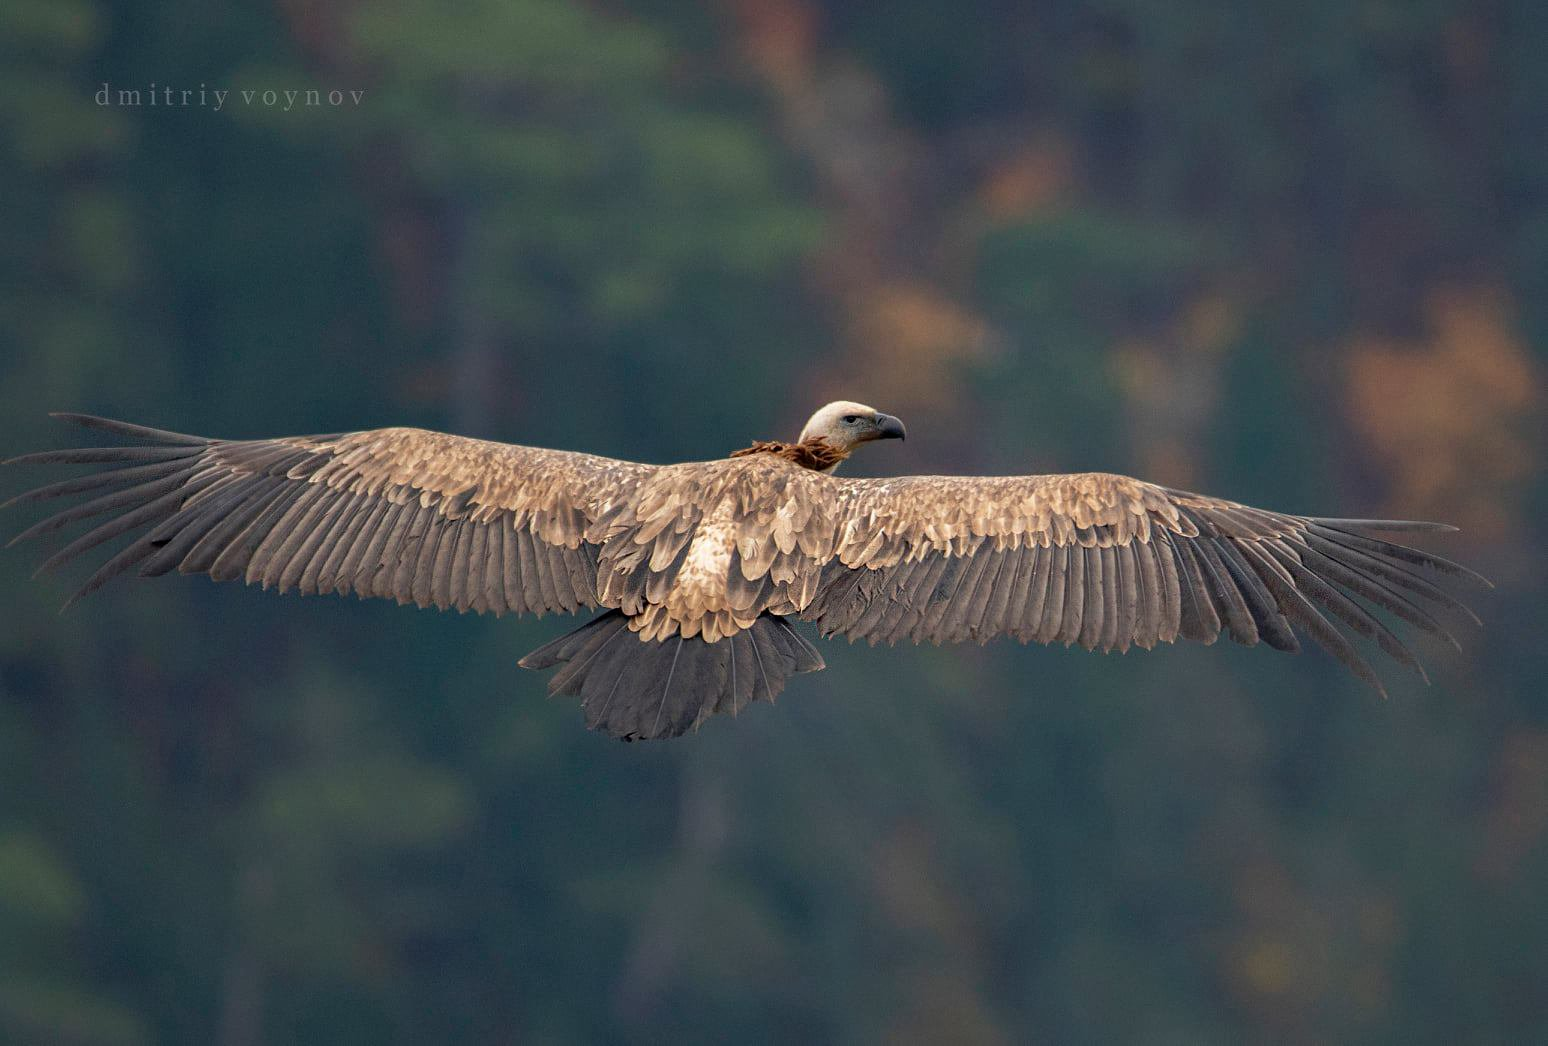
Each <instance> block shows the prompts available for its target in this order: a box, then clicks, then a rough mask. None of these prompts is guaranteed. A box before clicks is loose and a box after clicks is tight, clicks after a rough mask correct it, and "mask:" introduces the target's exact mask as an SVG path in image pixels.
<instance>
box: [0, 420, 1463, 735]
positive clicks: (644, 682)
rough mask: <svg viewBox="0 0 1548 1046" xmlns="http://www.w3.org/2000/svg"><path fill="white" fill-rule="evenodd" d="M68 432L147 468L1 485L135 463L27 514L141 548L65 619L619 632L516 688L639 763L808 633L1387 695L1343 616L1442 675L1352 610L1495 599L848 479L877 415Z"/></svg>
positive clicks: (876, 435)
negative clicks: (541, 431)
mask: <svg viewBox="0 0 1548 1046" xmlns="http://www.w3.org/2000/svg"><path fill="white" fill-rule="evenodd" d="M61 417H64V418H66V419H67V420H70V421H73V422H76V423H78V424H81V425H84V426H88V427H90V428H95V429H102V430H104V431H106V432H109V433H112V434H113V435H114V436H118V437H123V438H125V439H127V440H129V441H132V442H131V443H130V445H126V446H114V447H106V448H93V449H75V450H54V451H44V452H43V453H39V454H28V455H25V456H23V457H20V458H15V459H13V461H12V462H11V463H12V464H17V463H21V462H31V463H64V464H75V465H113V466H117V467H115V468H112V469H109V470H103V471H94V472H92V473H90V474H87V475H83V476H79V477H76V478H72V479H66V480H63V481H61V482H57V483H53V484H51V485H49V486H45V487H41V488H39V489H37V490H33V491H31V492H30V493H26V494H22V495H21V496H19V497H17V498H14V499H12V500H13V503H14V502H26V501H38V500H43V499H46V498H55V497H60V496H63V495H71V494H89V495H91V497H90V499H89V500H86V501H84V502H83V503H80V504H76V505H74V506H73V507H71V508H68V509H66V510H65V511H63V512H60V513H58V514H57V515H54V516H51V517H49V518H48V519H45V520H43V521H42V522H40V523H38V524H36V525H35V526H33V527H31V528H29V529H27V530H26V531H24V532H23V533H21V534H19V535H18V536H17V537H16V538H15V539H13V543H14V542H15V541H20V540H23V539H25V538H29V537H33V536H36V535H39V534H44V533H48V532H50V531H54V530H57V529H59V528H61V527H63V526H65V525H66V524H69V523H73V522H75V521H78V520H83V519H88V518H90V517H94V516H106V520H105V521H103V522H100V523H99V524H98V525H97V526H96V527H95V528H94V529H92V530H90V531H88V532H87V533H85V534H83V535H81V536H80V537H78V538H76V539H75V540H74V541H72V542H70V543H69V544H67V545H65V547H64V548H62V549H60V550H59V551H58V552H57V553H56V554H54V556H53V557H52V558H50V559H49V560H48V561H47V562H46V563H44V564H43V566H42V567H41V568H40V570H44V569H48V568H51V567H54V566H57V565H58V564H60V563H63V562H65V561H66V560H69V559H73V558H74V557H75V556H77V555H79V554H80V553H82V552H85V551H86V550H88V549H91V548H94V547H96V546H97V545H100V544H101V543H103V542H105V541H108V540H109V539H112V538H115V537H119V536H121V535H124V534H133V535H134V536H133V538H132V539H131V540H130V541H129V543H128V544H127V545H126V546H125V547H124V548H123V549H122V550H121V551H119V552H118V553H117V554H116V555H114V556H112V557H111V558H110V559H108V560H107V562H106V563H104V564H103V565H102V566H101V568H100V569H98V570H97V572H96V573H95V574H93V575H92V576H91V578H90V579H89V580H88V581H87V582H86V584H85V585H84V587H82V588H81V590H80V591H79V592H78V593H77V594H76V596H75V597H72V599H71V602H74V599H76V598H79V597H80V596H82V595H85V594H86V593H88V592H91V591H93V590H94V589H96V588H97V587H98V586H100V585H102V584H103V583H104V582H106V581H107V580H109V579H110V578H112V577H114V576H116V575H118V574H121V573H123V572H124V571H126V570H130V569H137V570H138V572H139V574H140V575H141V576H152V575H158V574H165V573H167V572H169V571H171V570H178V571H180V572H182V573H185V574H195V573H196V574H208V575H210V576H211V577H213V578H215V579H216V580H220V581H224V580H229V579H232V578H240V579H242V580H244V581H246V582H248V583H249V584H252V583H255V582H256V583H258V584H260V585H262V586H263V587H264V588H271V587H272V588H276V589H278V590H279V591H281V592H284V591H286V590H288V589H292V588H294V589H298V590H299V591H301V592H303V593H309V592H339V593H344V592H354V593H355V594H357V595H359V596H362V597H363V596H381V597H386V598H391V599H396V600H397V601H398V602H399V603H409V602H412V603H415V604H417V605H419V606H421V607H423V606H429V605H432V604H433V605H435V606H436V607H439V608H442V609H445V608H448V607H456V608H457V609H458V610H459V611H466V610H476V611H479V612H484V611H492V612H494V613H496V614H499V613H503V612H505V611H513V612H515V613H518V614H520V613H525V612H528V611H532V612H535V613H538V614H542V613H544V612H545V611H566V612H573V611H577V610H589V609H596V608H600V609H601V610H602V613H601V614H599V615H597V616H596V617H594V618H592V619H591V620H590V621H589V622H587V623H586V624H584V625H582V626H581V627H580V628H578V629H576V630H575V631H573V632H571V633H569V634H568V635H565V636H563V637H561V638H559V639H556V640H554V641H553V642H551V643H548V644H547V645H545V646H542V647H540V648H538V649H537V650H534V651H533V652H532V653H530V654H528V655H527V656H526V657H524V658H522V659H521V664H522V665H523V666H524V667H527V668H539V669H541V668H553V667H555V666H558V667H559V671H558V672H557V673H556V674H555V675H554V677H553V679H552V680H551V681H550V683H549V692H550V693H552V694H572V695H575V696H577V697H579V698H580V702H581V705H582V706H583V707H584V709H585V714H586V722H587V725H588V726H590V727H592V728H594V729H599V730H604V731H606V732H607V733H609V734H611V735H613V736H614V737H621V738H625V739H635V738H660V737H675V736H677V735H679V734H682V733H683V732H684V731H686V730H688V729H690V728H695V727H697V726H698V725H699V724H700V723H702V722H703V721H704V720H705V719H707V718H708V717H709V716H711V715H713V714H715V713H717V712H730V713H732V714H733V715H734V714H736V713H737V712H739V711H741V710H742V709H744V708H746V707H747V706H748V705H750V704H752V703H753V702H755V701H773V699H774V697H775V695H776V694H778V693H779V692H780V691H781V690H782V689H783V688H784V685H785V681H786V680H787V679H788V678H789V677H790V676H791V675H793V674H795V673H797V672H815V671H817V670H819V669H821V668H822V667H823V659H822V655H820V654H819V653H818V652H817V651H816V649H815V648H813V646H812V644H811V643H809V642H808V641H807V640H806V639H804V638H803V637H802V636H801V635H800V634H799V633H798V632H797V631H796V630H795V629H794V628H792V627H791V620H792V619H794V618H802V619H805V620H807V621H810V622H812V623H813V624H815V625H816V626H817V628H818V629H819V630H820V631H821V632H822V634H823V635H825V636H832V635H846V636H849V637H850V638H851V639H858V638H864V639H868V640H870V641H871V642H872V643H874V642H876V641H877V640H883V641H885V642H887V643H895V642H897V641H898V640H900V639H909V640H913V641H914V642H921V641H923V642H930V643H953V642H960V641H962V640H969V639H972V640H978V641H979V642H984V641H987V640H989V639H991V638H993V637H995V636H1014V637H1016V638H1017V639H1020V640H1022V641H1023V642H1025V641H1027V640H1036V641H1037V642H1040V643H1052V642H1060V643H1064V644H1066V645H1068V644H1070V643H1079V644H1080V645H1081V646H1083V647H1085V648H1086V649H1088V650H1092V649H1100V650H1104V651H1107V650H1114V649H1117V650H1127V649H1128V648H1129V647H1130V646H1131V645H1132V646H1139V647H1145V648H1147V649H1148V648H1149V647H1151V646H1153V645H1154V644H1155V643H1156V642H1157V641H1160V642H1166V643H1170V642H1172V641H1173V640H1175V639H1176V638H1178V637H1179V636H1181V637H1183V638H1186V639H1193V640H1198V641H1199V642H1201V643H1212V642H1214V640H1215V639H1216V637H1217V636H1219V635H1220V634H1221V633H1222V632H1224V633H1226V634H1228V635H1230V637H1231V638H1232V639H1234V640H1236V641H1237V642H1239V643H1244V644H1246V645H1248V646H1252V645H1254V644H1256V643H1258V642H1260V641H1262V642H1264V643H1267V644H1268V645H1269V646H1271V647H1274V648H1275V649H1277V650H1288V651H1295V650H1297V649H1298V648H1299V643H1298V641H1297V634H1296V633H1297V631H1299V632H1301V633H1302V634H1304V635H1306V636H1309V637H1310V638H1311V639H1313V640H1315V641H1316V642H1318V643H1320V644H1321V645H1322V646H1324V647H1326V648H1327V649H1328V650H1329V651H1331V652H1332V653H1333V654H1334V655H1335V656H1336V657H1338V658H1339V660H1341V661H1342V662H1343V663H1344V664H1345V665H1347V666H1348V667H1349V668H1350V669H1351V670H1352V671H1353V672H1354V673H1355V674H1356V675H1357V676H1359V677H1360V678H1361V679H1363V680H1364V681H1366V682H1367V683H1369V684H1370V685H1371V686H1373V687H1375V688H1376V689H1377V690H1381V689H1382V687H1381V683H1380V682H1379V681H1378V680H1377V678H1376V675H1375V674H1374V673H1373V672H1372V671H1371V669H1370V667H1369V666H1368V665H1367V664H1366V662H1365V661H1364V660H1363V659H1362V658H1361V656H1360V654H1359V653H1358V652H1356V650H1355V648H1354V646H1353V645H1351V643H1350V641H1349V639H1348V638H1347V637H1346V636H1345V635H1344V633H1342V632H1341V631H1340V630H1339V628H1337V627H1336V626H1335V625H1334V624H1333V622H1332V620H1330V617H1331V618H1332V619H1335V620H1337V621H1338V622H1341V623H1342V624H1343V625H1344V626H1346V627H1347V628H1348V629H1350V630H1352V631H1354V632H1357V633H1360V634H1361V635H1364V636H1366V637H1369V638H1371V639H1373V640H1374V641H1375V642H1376V644H1377V645H1378V646H1379V647H1380V648H1381V649H1382V650H1383V651H1385V652H1386V653H1387V654H1389V655H1390V656H1392V657H1393V658H1395V659H1396V660H1398V661H1400V662H1402V663H1403V664H1405V665H1409V666H1410V667H1412V668H1414V669H1415V670H1416V671H1418V672H1419V673H1420V675H1421V676H1422V675H1423V669H1422V668H1420V666H1419V663H1418V661H1417V660H1415V658H1414V655H1413V654H1412V653H1411V652H1410V651H1409V649H1408V648H1407V647H1406V646H1404V645H1403V643H1402V642H1401V641H1400V640H1399V639H1398V638H1397V637H1396V636H1395V635H1393V633H1392V632H1391V631H1390V630H1389V629H1388V628H1387V627H1386V625H1384V624H1383V623H1382V622H1381V621H1380V620H1378V619H1377V617H1376V616H1375V615H1374V614H1373V613H1372V612H1371V610H1370V609H1368V608H1367V607H1366V606H1365V605H1363V604H1362V603H1361V602H1358V601H1357V600H1356V598H1354V597H1359V598H1360V599H1363V600H1365V601H1367V602H1368V603H1370V604H1373V605H1374V606H1375V607H1379V608H1382V609H1384V610H1386V611H1389V612H1390V613H1392V614H1393V615H1396V616H1397V617H1399V618H1402V619H1404V620H1405V621H1407V622H1409V623H1410V624H1413V625H1415V626H1417V627H1418V628H1420V629H1422V630H1424V631H1426V632H1430V633H1432V634H1434V635H1437V636H1440V637H1442V638H1445V639H1447V640H1450V641H1451V642H1452V643H1453V644H1455V642H1456V641H1455V640H1454V639H1451V636H1450V635H1449V634H1448V633H1447V632H1446V630H1445V628H1444V627H1442V625H1441V624H1440V623H1439V622H1437V621H1436V619H1435V618H1434V617H1433V616H1432V614H1431V611H1430V610H1429V609H1426V605H1433V606H1438V607H1441V608H1444V609H1447V610H1452V611H1459V612H1461V613H1464V614H1471V612H1470V611H1468V610H1467V609H1466V608H1465V607H1463V606H1462V604H1461V603H1459V602H1458V601H1457V600H1455V599H1453V598H1452V597H1451V596H1450V595H1448V594H1446V593H1445V592H1443V591H1441V590H1440V589H1439V588H1437V587H1436V586H1435V585H1434V584H1432V583H1431V581H1430V580H1429V579H1428V578H1427V577H1426V575H1427V574H1428V575H1437V574H1441V575H1450V576H1453V577H1463V578H1468V579H1471V580H1473V581H1478V582H1481V583H1483V584H1485V585H1487V584H1488V582H1487V581H1484V579H1483V578H1481V577H1479V576H1478V575H1477V574H1474V573H1473V572H1472V571H1470V570H1467V569H1466V568H1464V567H1461V566H1458V565H1457V564H1455V563H1452V562H1450V561H1448V560H1445V559H1442V558H1441V557H1439V556H1436V555H1432V554H1431V553H1428V552H1423V551H1420V550H1418V549H1414V548H1410V547H1408V546H1405V545H1401V544H1395V543H1392V542H1389V541H1386V540H1383V539H1382V538H1380V537H1378V536H1377V535H1378V534H1383V533H1394V532H1416V531H1433V530H1450V529H1453V528H1450V527H1447V526H1444V525H1442V524H1436V523H1411V522H1395V521H1389V520H1359V519H1323V518H1319V517H1315V516H1296V515H1289V514H1286V513H1280V512H1268V511H1264V510H1262V509H1256V508H1250V507H1248V506H1246V505H1241V504H1237V503H1236V502H1233V501H1224V500H1221V499H1219V498H1212V497H1204V496H1201V495H1198V494H1189V493H1185V492H1183V491H1179V490H1169V489H1167V488H1165V487H1159V486H1156V485H1154V484H1151V483H1145V482H1142V481H1140V480H1136V479H1130V478H1128V477H1126V476H1117V475H1109V474H1106V473H1096V472H1089V473H1077V474H1071V475H1049V476H1005V477H978V476H904V477H897V478H891V479H842V478H838V477H835V476H834V475H833V471H834V469H835V468H836V467H837V466H838V465H839V463H840V462H842V461H843V460H844V459H845V458H847V457H849V455H850V454H851V453H853V452H854V451H855V450H856V448H858V447H859V446H860V445H862V444H864V443H869V442H871V441H873V440H884V439H901V438H903V435H904V430H903V424H902V422H900V421H899V420H898V419H897V418H895V417H891V416H890V415H887V414H882V413H880V412H878V411H876V410H874V409H873V408H871V407H867V406H864V405H863V404H859V403H849V402H839V403H830V404H828V405H827V406H825V407H823V408H822V409H821V410H819V411H818V412H817V413H816V414H813V415H812V418H811V420H810V421H808V422H807V423H806V427H805V428H804V429H803V430H802V432H801V435H800V438H799V439H798V440H797V441H796V442H794V443H773V442H761V443H755V444H753V445H752V446H750V447H748V448H746V449H745V450H739V451H737V452H736V453H734V454H732V455H731V456H730V457H727V458H722V459H720V460H716V461H696V462H689V463H685V464H678V465H642V464H636V463H634V462H629V461H616V460H613V459H611V458H603V457H596V456H594V455H591V454H578V453H572V452H569V451H562V450H544V449H540V448H535V447H522V446H514V445H509V444H504V443H491V442H488V441H485V440H477V439H465V438H463V437H460V436H450V435H446V434H444V433H440V432H428V431H424V430H420V429H410V428H387V429H375V430H372V431H367V432H349V433H343V434H335V435H328V436H293V437H283V438H279V439H259V440H220V439H202V438H199V437H196V436H184V435H178V434H176V433H172V432H163V431H160V430H157V429H150V428H144V427H141V426H138V425H131V424H127V423H124V422H118V421H108V420H104V419H101V418H94V417H87V416H81V415H61ZM67 605H68V604H67ZM1474 620H1475V621H1476V620H1477V619H1476V618H1474Z"/></svg>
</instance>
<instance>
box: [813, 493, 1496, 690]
mask: <svg viewBox="0 0 1548 1046" xmlns="http://www.w3.org/2000/svg"><path fill="white" fill-rule="evenodd" d="M837 483H838V484H839V487H840V491H839V496H840V497H841V499H842V502H843V511H842V513H841V517H840V518H841V523H840V527H841V530H840V533H839V535H838V545H837V550H836V553H835V555H834V557H833V559H832V560H831V561H830V562H829V563H828V564H827V566H826V567H825V568H824V570H823V576H822V582H821V585H820V587H819V589H818V593H817V595H816V597H815V598H814V599H813V600H812V602H811V603H810V604H809V605H807V606H806V607H805V609H804V612H803V616H804V617H806V618H807V619H809V620H811V621H814V622H816V623H817V625H818V626H819V627H820V628H821V629H822V630H823V632H824V633H825V634H834V633H841V634H845V635H848V636H850V637H852V638H865V639H868V640H870V641H871V642H873V643H874V642H877V641H879V640H880V641H885V642H888V643H893V642H897V641H898V640H900V639H910V640H913V641H915V642H921V641H923V642H931V643H949V642H960V641H963V640H968V639H975V640H979V641H981V642H982V641H986V640H988V639H990V638H992V637H994V636H1014V637H1016V638H1018V639H1020V640H1022V641H1023V642H1025V641H1028V640H1036V641H1037V642H1040V643H1052V642H1062V643H1064V644H1066V645H1068V644H1070V643H1079V644H1080V645H1081V646H1083V647H1085V648H1086V649H1088V650H1089V649H1098V648H1099V649H1102V650H1111V649H1114V648H1117V649H1119V650H1127V649H1128V648H1129V646H1130V645H1131V644H1133V645H1137V646H1141V647H1145V648H1149V647H1151V646H1153V645H1154V644H1155V643H1156V642H1157V641H1161V642H1171V641H1173V640H1175V639H1176V638H1177V637H1178V636H1182V637H1184V638H1186V639H1193V640H1198V641H1199V642H1203V643H1212V642H1214V641H1215V639H1216V638H1217V637H1218V636H1219V635H1220V634H1221V633H1222V632H1225V633H1227V634H1229V635H1230V636H1231V638H1232V639H1234V640H1236V641H1237V642H1240V643H1244V644H1246V645H1248V646H1252V645H1255V644H1256V643H1258V642H1259V641H1262V642H1265V643H1267V644H1268V645H1269V646H1272V647H1274V648H1276V649H1279V650H1288V651H1295V650H1298V649H1299V643H1298V641H1297V637H1296V632H1297V630H1299V631H1300V632H1301V633H1303V634H1305V635H1306V636H1309V637H1311V638H1312V639H1313V640H1315V641H1316V642H1318V643H1320V644H1321V645H1322V646H1324V647H1326V648H1327V649H1328V650H1329V651H1331V652H1332V653H1333V654H1334V655H1335V656H1337V657H1338V658H1339V660H1341V661H1342V662H1343V663H1344V664H1345V665H1347V666H1348V667H1349V668H1350V669H1351V670H1352V671H1353V672H1354V673H1355V674H1356V675H1358V676H1359V677H1360V678H1361V679H1363V680H1365V681H1366V682H1367V683H1369V684H1370V685H1372V686H1374V687H1376V689H1378V690H1382V686H1381V683H1380V681H1379V680H1377V678H1376V676H1375V674H1374V673H1373V672H1372V671H1371V669H1370V667H1369V665H1367V664H1366V662H1365V661H1364V659H1363V658H1362V657H1361V656H1360V654H1359V652H1358V651H1357V650H1356V649H1355V647H1354V646H1353V644H1352V643H1351V642H1350V641H1349V638H1348V637H1347V636H1346V635H1345V634H1344V633H1343V632H1342V631H1340V629H1339V628H1338V627H1337V626H1335V624H1334V623H1333V621H1337V622H1339V623H1341V624H1342V625H1344V626H1346V627H1347V628H1349V629H1351V630H1353V631H1354V632H1356V633H1359V634H1360V635H1363V636H1367V637H1369V638H1371V639H1374V640H1375V641H1376V643H1377V644H1378V645H1379V646H1380V648H1381V649H1382V650H1383V651H1385V652H1386V653H1387V654H1389V655H1390V656H1392V657H1394V658H1396V659H1397V660H1398V661H1400V662H1402V663H1403V664H1406V665H1409V666H1411V667H1413V668H1414V669H1415V670H1416V671H1418V672H1419V673H1420V674H1421V675H1423V669H1422V668H1421V667H1420V666H1419V663H1418V661H1417V660H1416V659H1415V657H1414V655H1413V653H1412V652H1411V651H1410V650H1409V649H1408V648H1407V647H1406V646H1405V645H1404V644H1403V643H1402V641H1401V640H1399V639H1398V638H1397V636H1395V635H1394V634H1393V633H1392V631H1391V630H1390V629H1389V628H1388V627H1387V626H1386V625H1385V624H1383V622H1382V621H1381V620H1380V619H1379V618H1378V617H1377V616H1376V615H1375V614H1373V613H1372V612H1371V609H1370V607H1369V606H1367V605H1365V604H1364V603H1362V602H1361V600H1364V601H1367V602H1368V603H1369V604H1370V605H1372V606H1374V607H1379V608H1381V609H1383V610H1386V611H1389V612H1390V613H1392V614H1394V615H1396V616H1397V617H1399V618H1402V619H1403V620H1405V621H1408V622H1409V623H1411V624H1413V625H1415V626H1417V627H1418V628H1420V629H1422V630H1424V631H1426V632H1430V633H1432V634H1434V635H1437V636H1441V637H1443V638H1445V639H1447V640H1449V641H1451V642H1452V643H1453V644H1455V642H1456V641H1455V640H1454V639H1452V637H1451V636H1450V635H1449V634H1448V633H1447V632H1446V630H1445V628H1444V627H1443V626H1442V625H1441V624H1440V623H1439V622H1438V621H1437V620H1436V619H1435V617H1434V616H1433V615H1432V613H1431V612H1430V609H1429V607H1431V606H1434V607H1440V608H1442V609H1445V610H1451V611H1457V612H1460V613H1463V614H1466V615H1468V616H1470V617H1472V612H1471V611H1470V610H1468V609H1467V608H1466V607H1464V606H1463V605H1462V604H1461V603H1459V602H1458V601H1457V600H1455V599H1454V598H1452V597H1451V596H1450V595H1448V594H1447V593H1445V592H1443V591H1442V590H1441V589H1439V588H1437V587H1436V586H1435V585H1434V584H1433V583H1432V581H1431V579H1430V578H1431V577H1433V576H1434V575H1448V576H1452V577H1466V578H1469V579H1471V580H1474V581H1477V582H1481V583H1482V584H1484V585H1488V584H1489V582H1487V581H1485V580H1484V579H1483V578H1481V577H1479V576H1478V575H1477V574H1474V573H1473V572H1472V571H1469V570H1467V569H1466V568H1464V567H1461V566H1458V565H1457V564H1455V563H1452V562H1450V561H1449V560H1446V559H1442V558H1441V557H1439V556H1435V555H1432V554H1430V553H1428V552H1424V551H1421V550H1419V549H1414V548H1410V547H1408V546H1405V545H1400V544H1395V543H1393V542H1389V541H1386V540H1383V539H1382V538H1380V537H1378V536H1377V535H1379V534H1382V533H1394V532H1405V531H1407V532H1413V531H1440V530H1452V529H1454V528H1452V527H1448V526H1445V525H1442V524H1437V523H1410V522H1398V521H1391V520H1354V519H1322V518H1316V517H1310V516H1294V515H1287V514H1283V513H1279V512H1266V511H1263V510H1261V509H1255V508H1250V507H1248V506H1246V505H1240V504H1237V503H1235V502H1231V501H1224V500H1221V499H1219V498H1211V497H1203V496H1200V495H1197V494H1188V493H1184V492H1182V491H1176V490H1169V489H1166V488H1163V487H1158V486H1155V485H1153V484H1149V483H1143V482H1141V481H1139V480H1134V479H1130V478H1128V477H1126V476H1114V475H1108V474H1105V473H1082V474H1075V475H1056V476H1018V477H1004V478H991V477H951V476H911V477H905V478H898V479H879V480H877V479H862V480H839V481H837ZM1427 575H1428V576H1427ZM1357 597H1358V598H1357ZM1330 617H1331V618H1332V619H1333V620H1330ZM1472 619H1473V620H1474V621H1475V622H1476V621H1477V618H1476V617H1472Z"/></svg>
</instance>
